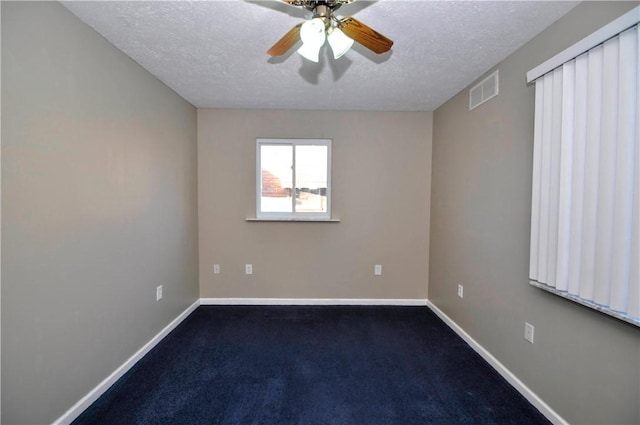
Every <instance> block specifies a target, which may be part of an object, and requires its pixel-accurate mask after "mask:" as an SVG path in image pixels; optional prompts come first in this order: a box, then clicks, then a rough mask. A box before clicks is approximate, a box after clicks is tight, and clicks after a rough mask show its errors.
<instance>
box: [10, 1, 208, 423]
mask: <svg viewBox="0 0 640 425" xmlns="http://www.w3.org/2000/svg"><path fill="white" fill-rule="evenodd" d="M1 7H2V113H3V114H2V205H3V211H2V213H3V214H2V390H3V391H2V423H7V424H43V423H51V422H53V421H54V420H56V419H57V418H58V417H60V415H62V414H63V413H64V412H65V411H66V410H67V409H69V408H70V407H71V406H73V404H74V403H76V402H77V401H78V400H80V399H81V398H82V397H83V396H84V395H86V394H87V393H88V392H89V391H90V390H91V389H93V388H94V387H95V386H96V385H98V384H99V383H100V382H101V381H102V380H103V379H104V378H106V377H107V376H108V375H109V374H110V373H112V372H113V371H114V370H115V369H116V368H117V367H118V366H120V365H121V364H123V363H124V362H125V361H126V360H127V359H128V358H129V357H130V356H131V355H133V354H134V353H135V352H136V351H137V350H138V349H139V348H141V347H142V346H143V345H144V344H145V343H146V342H148V341H149V340H150V339H151V338H152V337H153V336H154V335H156V334H157V333H158V332H159V331H160V330H162V329H163V328H164V327H165V326H166V325H167V324H168V323H169V322H171V321H172V320H173V319H174V318H176V317H177V316H178V315H179V314H180V313H181V312H183V311H184V310H185V309H186V308H187V307H188V306H189V305H191V304H192V303H193V302H194V301H195V300H196V299H197V298H198V270H197V261H198V258H197V256H198V254H197V249H198V248H197V173H196V170H197V159H196V155H197V145H196V136H197V135H196V126H197V121H196V120H197V115H196V110H195V108H194V107H193V106H192V105H190V104H189V103H187V102H185V101H184V100H183V99H181V98H180V97H179V96H177V95H176V94H175V93H174V92H173V91H171V90H170V89H168V88H167V87H166V86H165V85H164V84H162V83H161V82H160V81H158V80H157V79H156V78H154V77H152V76H151V75H150V74H149V73H148V72H146V71H145V70H144V69H142V68H141V67H140V66H139V65H137V64H136V63H134V62H133V61H132V60H131V59H129V58H128V57H127V56H126V55H124V54H123V53H122V52H120V51H119V50H117V49H115V48H114V47H113V46H112V45H110V44H109V43H108V42H107V41H106V40H104V39H103V38H102V37H101V36H99V35H98V34H97V33H95V32H94V31H93V30H92V29H90V28H89V27H88V26H86V25H85V24H83V23H81V22H80V21H79V20H78V19H77V18H76V17H74V16H73V15H71V14H70V13H69V12H68V11H67V10H66V9H65V8H63V7H62V6H60V5H59V4H58V3H56V2H38V3H32V2H19V3H14V2H4V1H3V2H2V6H1ZM157 285H163V286H164V298H163V299H162V300H161V301H160V302H156V300H155V291H156V286H157Z"/></svg>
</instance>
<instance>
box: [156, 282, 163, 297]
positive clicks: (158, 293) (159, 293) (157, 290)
mask: <svg viewBox="0 0 640 425" xmlns="http://www.w3.org/2000/svg"><path fill="white" fill-rule="evenodd" d="M161 299H162V285H160V286H158V287H157V288H156V301H160V300H161Z"/></svg>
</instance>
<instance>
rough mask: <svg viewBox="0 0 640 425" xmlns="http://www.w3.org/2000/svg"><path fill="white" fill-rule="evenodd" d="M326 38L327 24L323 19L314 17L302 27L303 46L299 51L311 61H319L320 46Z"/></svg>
mask: <svg viewBox="0 0 640 425" xmlns="http://www.w3.org/2000/svg"><path fill="white" fill-rule="evenodd" d="M325 38H326V35H325V25H324V21H323V20H322V19H320V18H314V19H311V20H309V21H307V22H305V23H304V24H302V27H301V28H300V40H302V46H301V47H300V48H299V49H298V53H300V55H302V56H303V57H304V58H306V59H308V60H310V61H313V62H318V60H319V55H320V48H321V47H322V45H323V44H324V41H325Z"/></svg>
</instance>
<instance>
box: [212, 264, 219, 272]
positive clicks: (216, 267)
mask: <svg viewBox="0 0 640 425" xmlns="http://www.w3.org/2000/svg"><path fill="white" fill-rule="evenodd" d="M213 274H220V264H214V265H213Z"/></svg>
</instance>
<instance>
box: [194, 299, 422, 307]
mask: <svg viewBox="0 0 640 425" xmlns="http://www.w3.org/2000/svg"><path fill="white" fill-rule="evenodd" d="M200 304H201V305H397V306H426V305H427V300H426V299H419V298H415V299H413V298H410V299H383V298H380V299H378V298H364V299H361V298H200Z"/></svg>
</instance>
